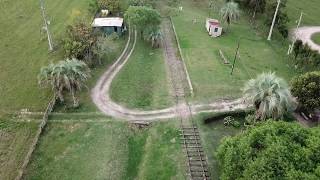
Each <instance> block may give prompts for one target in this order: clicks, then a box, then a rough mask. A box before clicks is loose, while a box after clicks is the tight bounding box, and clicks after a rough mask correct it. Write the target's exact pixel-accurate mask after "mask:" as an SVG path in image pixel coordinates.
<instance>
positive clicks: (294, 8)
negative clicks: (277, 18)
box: [287, 0, 320, 27]
mask: <svg viewBox="0 0 320 180" xmlns="http://www.w3.org/2000/svg"><path fill="white" fill-rule="evenodd" d="M319 6H320V1H319V0H307V1H301V0H288V1H287V12H288V16H289V18H290V23H289V25H290V26H291V27H296V25H297V24H296V21H297V20H298V19H299V16H300V12H301V10H302V11H303V12H304V13H305V14H304V15H303V19H302V23H301V26H320V20H319ZM300 9H301V10H300Z"/></svg>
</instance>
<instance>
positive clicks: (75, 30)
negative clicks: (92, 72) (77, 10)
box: [62, 21, 96, 65]
mask: <svg viewBox="0 0 320 180" xmlns="http://www.w3.org/2000/svg"><path fill="white" fill-rule="evenodd" d="M95 42H96V36H95V35H94V34H93V30H92V28H91V27H90V26H89V25H87V24H86V23H85V22H83V21H77V22H76V23H75V24H73V25H70V26H68V27H67V32H66V36H65V38H63V39H62V43H63V49H64V51H65V55H66V57H67V58H76V59H79V60H82V61H85V62H86V63H87V64H88V65H93V55H92V47H93V46H94V44H95Z"/></svg>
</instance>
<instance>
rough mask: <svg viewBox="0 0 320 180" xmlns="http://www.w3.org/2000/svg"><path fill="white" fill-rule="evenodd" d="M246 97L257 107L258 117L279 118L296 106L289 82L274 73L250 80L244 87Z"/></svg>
mask: <svg viewBox="0 0 320 180" xmlns="http://www.w3.org/2000/svg"><path fill="white" fill-rule="evenodd" d="M243 92H244V97H245V98H246V99H247V100H249V101H250V103H252V104H253V105H254V107H255V109H256V119H259V120H265V119H266V118H273V119H279V118H281V117H282V116H283V114H284V113H285V112H287V111H290V110H293V108H295V101H294V98H293V97H292V95H291V93H290V90H289V87H288V84H287V83H286V82H285V81H284V80H283V79H281V78H279V77H277V76H276V75H275V74H274V73H263V74H261V75H259V76H258V77H257V78H256V79H251V80H249V81H248V82H247V83H246V85H245V87H244V89H243Z"/></svg>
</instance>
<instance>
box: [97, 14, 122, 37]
mask: <svg viewBox="0 0 320 180" xmlns="http://www.w3.org/2000/svg"><path fill="white" fill-rule="evenodd" d="M92 27H93V28H94V29H99V30H101V31H103V32H104V33H105V34H107V35H110V34H112V33H114V32H116V33H118V34H119V35H122V34H123V33H124V31H126V27H125V25H124V21H123V18H120V17H105V18H95V19H94V20H93V22H92Z"/></svg>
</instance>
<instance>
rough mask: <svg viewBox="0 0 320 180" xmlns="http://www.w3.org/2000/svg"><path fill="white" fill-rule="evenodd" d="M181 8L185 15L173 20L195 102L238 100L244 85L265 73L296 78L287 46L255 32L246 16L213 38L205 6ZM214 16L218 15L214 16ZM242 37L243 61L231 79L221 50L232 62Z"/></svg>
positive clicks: (189, 3) (186, 2)
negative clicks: (224, 99)
mask: <svg viewBox="0 0 320 180" xmlns="http://www.w3.org/2000/svg"><path fill="white" fill-rule="evenodd" d="M182 5H183V7H184V8H183V12H182V13H180V15H178V16H177V17H174V18H173V20H174V24H175V26H176V29H177V33H178V36H179V41H180V43H181V48H182V52H183V56H184V58H185V61H186V65H187V68H188V71H189V73H190V77H191V81H192V84H193V86H194V89H195V97H194V99H195V100H200V101H207V100H214V99H218V98H234V97H239V96H240V95H241V88H242V87H243V84H244V83H245V82H246V81H247V80H248V79H250V78H254V77H255V76H256V75H257V74H260V73H262V72H268V71H274V72H276V73H277V75H279V76H281V77H283V78H285V79H287V80H290V79H291V77H292V76H293V75H295V73H294V72H292V68H291V67H290V66H289V65H288V64H290V62H289V61H288V58H287V56H286V47H284V46H281V44H280V43H278V42H274V41H272V42H271V43H270V42H268V41H267V40H266V37H262V36H261V35H260V34H259V33H258V32H255V31H254V30H253V29H252V28H251V26H250V25H249V24H248V19H247V18H246V17H245V15H243V17H242V18H241V19H240V21H239V22H238V23H236V24H233V25H231V28H230V30H229V31H228V32H227V33H226V34H224V35H223V36H222V37H220V38H210V37H209V36H208V34H207V32H206V30H205V20H206V17H207V15H208V11H207V10H206V6H205V4H202V3H200V2H198V1H197V3H194V2H193V1H191V0H187V1H183V3H182ZM213 17H216V18H218V17H219V16H218V15H217V14H216V13H215V14H214V15H213ZM193 19H197V23H196V24H193V23H192V20H193ZM239 38H240V59H238V60H237V61H236V64H235V70H234V74H233V75H232V76H231V75H230V72H231V66H228V65H224V64H223V63H222V59H221V58H220V56H219V49H221V50H222V51H223V52H224V54H225V55H226V56H227V58H228V59H229V61H230V62H233V58H234V54H235V51H236V47H237V42H238V40H239Z"/></svg>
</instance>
